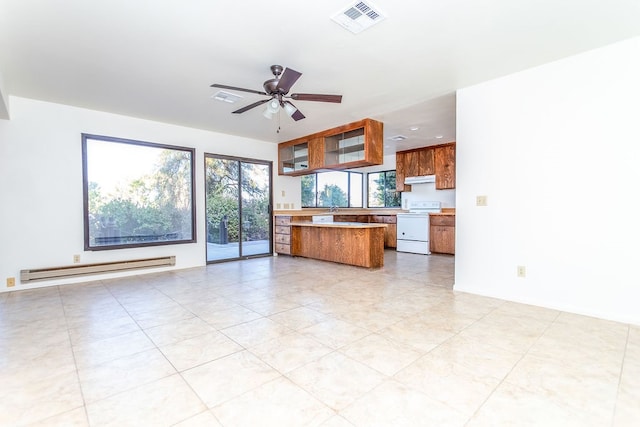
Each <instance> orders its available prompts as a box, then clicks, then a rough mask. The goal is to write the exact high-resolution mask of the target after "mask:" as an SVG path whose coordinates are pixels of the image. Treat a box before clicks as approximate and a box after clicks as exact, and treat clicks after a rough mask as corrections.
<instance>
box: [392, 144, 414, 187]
mask: <svg viewBox="0 0 640 427" xmlns="http://www.w3.org/2000/svg"><path fill="white" fill-rule="evenodd" d="M406 157H407V155H406V153H405V152H404V151H400V152H397V153H396V191H411V186H410V185H406V184H405V183H404V179H405V178H406V177H408V176H409V175H407V171H406V170H405V165H407V164H409V162H408V161H407V160H406Z"/></svg>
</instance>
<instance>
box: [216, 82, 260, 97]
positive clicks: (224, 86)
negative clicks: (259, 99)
mask: <svg viewBox="0 0 640 427" xmlns="http://www.w3.org/2000/svg"><path fill="white" fill-rule="evenodd" d="M211 87H219V88H220V89H231V90H239V91H241V92H249V93H257V94H258V95H266V94H267V93H266V92H260V91H259V90H253V89H245V88H243V87H235V86H227V85H219V84H217V83H214V84H212V85H211Z"/></svg>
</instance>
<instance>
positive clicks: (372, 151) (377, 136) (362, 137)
mask: <svg viewBox="0 0 640 427" xmlns="http://www.w3.org/2000/svg"><path fill="white" fill-rule="evenodd" d="M305 144H306V146H305ZM296 147H298V148H299V152H300V153H301V154H302V155H300V156H296V153H295V151H296ZM305 148H306V153H305V150H304V149H305ZM383 150H384V140H383V124H382V122H378V121H376V120H372V119H364V120H360V121H357V122H353V123H349V124H346V125H343V126H338V127H336V128H332V129H328V130H325V131H322V132H318V133H315V134H312V135H307V136H305V137H303V138H297V139H294V140H291V141H286V142H282V143H280V144H278V174H279V175H292V176H296V175H306V174H310V173H315V172H317V171H318V170H325V169H330V170H343V169H350V168H356V167H362V166H372V165H381V164H382V163H383ZM305 154H306V157H305Z"/></svg>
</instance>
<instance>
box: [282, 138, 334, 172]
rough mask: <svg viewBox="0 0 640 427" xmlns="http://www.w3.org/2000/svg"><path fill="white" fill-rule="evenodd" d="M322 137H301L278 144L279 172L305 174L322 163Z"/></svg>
mask: <svg viewBox="0 0 640 427" xmlns="http://www.w3.org/2000/svg"><path fill="white" fill-rule="evenodd" d="M322 142H323V141H322V139H319V138H315V139H313V138H306V137H305V138H300V139H296V140H292V141H289V142H283V143H282V144H279V145H278V174H279V175H292V176H296V175H304V174H307V173H309V170H314V169H318V168H319V167H321V165H322V161H323V160H322V158H323V154H322V150H323V147H322Z"/></svg>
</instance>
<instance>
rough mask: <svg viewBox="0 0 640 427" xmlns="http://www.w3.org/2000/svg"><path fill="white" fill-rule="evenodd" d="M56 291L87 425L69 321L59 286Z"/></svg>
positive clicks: (85, 400) (84, 403)
mask: <svg viewBox="0 0 640 427" xmlns="http://www.w3.org/2000/svg"><path fill="white" fill-rule="evenodd" d="M56 289H57V290H58V295H59V297H60V305H61V306H62V315H63V316H64V323H65V325H66V330H67V335H68V337H69V351H70V352H71V357H72V358H73V365H74V366H75V368H76V369H75V375H76V381H78V389H79V390H80V397H81V398H82V409H83V411H84V416H85V419H86V421H87V423H89V413H88V412H87V399H86V398H85V397H84V392H85V391H84V388H83V387H82V381H81V380H80V371H79V369H78V361H77V358H76V353H75V351H74V350H73V341H72V340H71V334H70V333H69V329H70V328H69V321H68V317H67V311H66V308H65V305H64V297H63V296H62V293H61V290H60V286H56ZM75 409H77V408H75ZM75 409H72V410H75ZM67 412H71V411H67ZM56 415H60V414H56Z"/></svg>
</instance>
